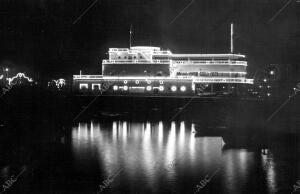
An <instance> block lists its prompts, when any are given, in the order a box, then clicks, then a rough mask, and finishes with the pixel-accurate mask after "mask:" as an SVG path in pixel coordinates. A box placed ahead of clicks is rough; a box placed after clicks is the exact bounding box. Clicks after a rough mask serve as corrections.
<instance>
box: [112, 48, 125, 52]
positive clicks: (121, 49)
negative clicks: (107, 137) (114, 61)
mask: <svg viewBox="0 0 300 194" xmlns="http://www.w3.org/2000/svg"><path fill="white" fill-rule="evenodd" d="M119 51H125V52H126V51H129V49H128V48H110V49H109V52H119Z"/></svg>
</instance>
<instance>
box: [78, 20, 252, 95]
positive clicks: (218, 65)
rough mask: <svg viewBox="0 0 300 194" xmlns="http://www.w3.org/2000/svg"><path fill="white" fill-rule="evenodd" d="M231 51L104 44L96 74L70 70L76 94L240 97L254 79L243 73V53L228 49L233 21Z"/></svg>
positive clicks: (244, 66)
mask: <svg viewBox="0 0 300 194" xmlns="http://www.w3.org/2000/svg"><path fill="white" fill-rule="evenodd" d="M130 35H131V33H130ZM130 40H131V39H130ZM230 51H231V52H230V53H226V54H177V53H172V52H171V51H170V50H162V49H161V48H160V47H152V46H131V43H130V47H129V48H110V49H109V51H108V55H109V56H108V59H104V60H103V61H102V74H101V75H82V74H80V75H74V76H73V89H74V91H76V92H77V93H78V94H81V95H113V96H124V95H126V96H173V97H176V96H230V95H233V96H240V95H243V94H245V93H247V88H248V86H249V85H252V84H253V79H248V78H247V61H246V58H245V55H242V54H234V52H233V24H232V25H231V49H230Z"/></svg>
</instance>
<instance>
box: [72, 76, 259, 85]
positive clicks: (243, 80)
mask: <svg viewBox="0 0 300 194" xmlns="http://www.w3.org/2000/svg"><path fill="white" fill-rule="evenodd" d="M73 79H74V80H76V79H85V80H88V79H100V80H146V81H147V80H177V81H188V80H192V81H193V82H194V83H243V84H253V79H247V78H230V77H227V78H219V77H209V78H207V77H194V76H175V77H159V76H153V77H152V76H149V77H147V76H104V77H103V76H102V75H74V76H73Z"/></svg>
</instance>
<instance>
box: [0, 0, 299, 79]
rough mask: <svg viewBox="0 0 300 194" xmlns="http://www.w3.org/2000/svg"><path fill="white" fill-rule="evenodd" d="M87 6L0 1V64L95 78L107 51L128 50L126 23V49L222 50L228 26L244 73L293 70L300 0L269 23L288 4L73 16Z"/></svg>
mask: <svg viewBox="0 0 300 194" xmlns="http://www.w3.org/2000/svg"><path fill="white" fill-rule="evenodd" d="M94 1H95V0H80V1H79V0H69V1H66V0H1V1H0V15H1V16H0V66H2V67H3V66H9V68H10V69H12V71H25V72H27V73H28V74H31V75H33V76H34V77H37V75H39V77H40V78H41V77H43V78H59V77H68V76H69V77H70V76H71V75H72V74H78V73H79V70H80V69H81V70H83V73H86V74H100V73H101V60H102V59H104V58H106V57H107V55H106V53H107V50H108V48H109V47H128V46H129V29H130V25H131V24H132V26H133V33H134V35H133V45H146V46H147V45H152V46H160V47H162V48H164V49H171V50H172V52H174V53H225V52H228V51H229V48H230V23H231V22H233V23H234V24H235V52H236V53H243V54H246V55H247V57H248V62H249V64H248V65H249V75H250V76H251V74H252V75H253V74H254V72H255V70H256V69H257V68H262V67H264V66H265V65H266V64H270V63H276V64H282V65H285V64H291V65H292V66H293V68H294V69H295V72H298V73H299V67H298V64H299V62H300V1H297V0H293V1H291V2H290V3H289V4H288V5H287V6H286V7H284V8H283V10H282V11H281V12H280V13H279V14H278V15H277V16H276V17H275V18H273V19H272V20H271V18H272V17H273V16H274V14H275V13H276V12H278V10H280V8H282V7H283V6H284V5H285V4H286V3H288V1H289V0H194V1H193V2H192V3H191V1H190V0H98V1H96V2H95V3H94V5H93V6H92V7H91V8H90V9H89V10H88V11H87V12H86V13H85V14H84V15H83V16H82V17H81V18H78V17H79V16H80V15H81V14H82V13H83V12H84V11H85V10H86V9H87V8H88V7H89V6H90V5H91V4H93V2H94ZM188 4H190V5H189V6H188V7H187V8H186V9H185V10H184V11H183V12H182V14H180V12H181V11H182V10H183V8H185V7H186V6H187V5H188ZM178 14H180V15H179V16H178ZM176 16H178V17H177V18H176V19H175V20H174V21H173V22H172V20H173V19H174V18H175V17H176ZM0 71H1V70H0ZM294 77H297V75H296V74H295V75H294ZM298 77H300V76H298Z"/></svg>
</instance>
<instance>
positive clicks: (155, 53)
mask: <svg viewBox="0 0 300 194" xmlns="http://www.w3.org/2000/svg"><path fill="white" fill-rule="evenodd" d="M108 53H109V58H108V59H104V60H103V61H102V71H103V75H107V76H145V75H147V76H171V77H174V76H177V75H192V76H198V77H199V76H222V77H245V75H246V68H247V61H246V60H245V58H246V56H245V55H242V54H233V53H225V54H174V53H172V52H171V51H170V50H162V49H161V48H160V47H149V46H135V47H131V48H110V49H109V51H108Z"/></svg>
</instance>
